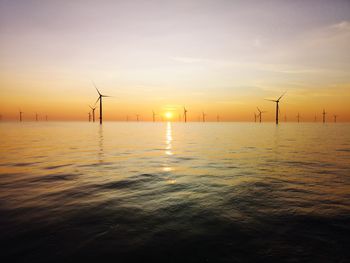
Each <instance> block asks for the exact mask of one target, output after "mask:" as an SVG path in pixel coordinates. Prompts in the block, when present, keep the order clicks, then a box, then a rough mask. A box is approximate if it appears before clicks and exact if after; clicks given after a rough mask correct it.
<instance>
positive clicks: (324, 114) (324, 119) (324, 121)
mask: <svg viewBox="0 0 350 263" xmlns="http://www.w3.org/2000/svg"><path fill="white" fill-rule="evenodd" d="M326 114H327V112H326V111H325V110H324V109H323V112H322V115H323V123H326Z"/></svg>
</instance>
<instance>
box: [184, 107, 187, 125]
mask: <svg viewBox="0 0 350 263" xmlns="http://www.w3.org/2000/svg"><path fill="white" fill-rule="evenodd" d="M184 118H185V122H187V110H186V108H185V107H184Z"/></svg>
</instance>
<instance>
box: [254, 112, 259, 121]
mask: <svg viewBox="0 0 350 263" xmlns="http://www.w3.org/2000/svg"><path fill="white" fill-rule="evenodd" d="M256 117H258V115H257V114H256V113H255V112H254V122H256Z"/></svg>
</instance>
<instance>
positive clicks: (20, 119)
mask: <svg viewBox="0 0 350 263" xmlns="http://www.w3.org/2000/svg"><path fill="white" fill-rule="evenodd" d="M22 115H23V112H22V111H21V109H19V121H20V122H22Z"/></svg>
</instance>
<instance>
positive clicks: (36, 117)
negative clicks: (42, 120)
mask: <svg viewBox="0 0 350 263" xmlns="http://www.w3.org/2000/svg"><path fill="white" fill-rule="evenodd" d="M35 121H38V113H35Z"/></svg>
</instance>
